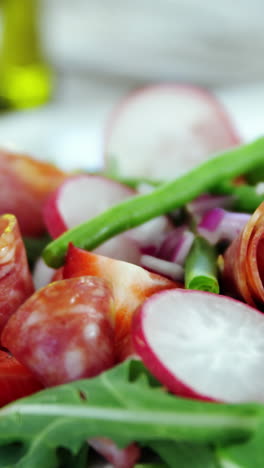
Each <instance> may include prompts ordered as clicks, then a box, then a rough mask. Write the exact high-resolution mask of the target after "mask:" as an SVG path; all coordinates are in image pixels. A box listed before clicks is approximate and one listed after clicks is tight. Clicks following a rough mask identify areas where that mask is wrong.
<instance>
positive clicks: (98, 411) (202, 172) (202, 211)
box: [0, 85, 264, 468]
mask: <svg viewBox="0 0 264 468" xmlns="http://www.w3.org/2000/svg"><path fill="white" fill-rule="evenodd" d="M158 110H159V112H160V115H158V116H157V111H158ZM166 115H167V117H168V118H165V117H164V116H166ZM175 122H176V124H175ZM105 153H106V155H107V158H106V161H105V166H104V168H103V169H102V170H101V171H100V172H98V173H93V174H91V173H88V172H87V171H85V170H78V171H76V173H74V174H70V173H66V172H64V171H62V170H60V169H59V168H58V167H55V166H54V165H52V164H48V163H44V162H40V161H35V160H33V159H32V158H30V157H28V156H25V155H17V154H12V153H8V152H6V151H4V150H2V151H1V152H0V165H1V173H0V180H1V185H0V212H1V216H0V304H1V307H0V331H1V350H0V382H1V386H0V405H1V409H0V467H3V468H11V467H14V468H24V467H25V468H29V467H30V468H35V467H36V468H42V467H43V468H64V467H65V468H67V467H76V468H86V467H93V466H94V465H93V463H94V458H95V454H96V453H97V454H99V455H100V456H101V460H105V463H106V462H108V463H111V466H113V467H115V468H133V467H135V468H170V467H171V468H176V467H180V468H189V467H190V468H263V458H264V451H263V436H264V432H263V431H264V406H263V403H264V377H263V375H264V372H263V371H264V364H263V362H264V359H263V358H264V338H263V337H264V316H263V314H262V311H263V309H264V273H263V271H264V254H263V248H264V201H263V200H264V196H263V186H262V180H263V162H264V138H260V139H258V140H257V141H254V142H251V143H249V144H242V142H241V141H240V139H239V137H238V136H237V134H236V131H235V130H234V128H233V126H232V123H231V122H230V120H229V118H228V116H227V115H226V113H225V111H224V110H223V109H222V108H221V106H220V104H219V103H218V102H216V101H215V99H214V98H213V96H211V95H209V94H208V93H206V92H204V91H201V90H199V89H196V88H193V87H189V86H178V85H170V86H154V87H150V88H147V89H144V90H141V91H140V92H136V93H134V94H133V95H132V96H130V97H129V98H127V99H125V101H124V102H123V103H121V105H119V106H118V108H117V110H116V111H115V112H114V114H113V116H112V117H111V120H110V124H109V125H108V128H107V132H106V139H105ZM212 153H213V154H215V153H217V154H216V155H213V156H212ZM133 155H135V157H134V159H133ZM108 466H109V465H108Z"/></svg>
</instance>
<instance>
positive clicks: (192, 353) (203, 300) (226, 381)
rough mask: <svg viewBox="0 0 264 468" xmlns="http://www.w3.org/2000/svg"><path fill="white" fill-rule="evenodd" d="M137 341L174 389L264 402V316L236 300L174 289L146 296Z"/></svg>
mask: <svg viewBox="0 0 264 468" xmlns="http://www.w3.org/2000/svg"><path fill="white" fill-rule="evenodd" d="M132 330H133V331H132V333H133V343H134V347H135V350H136V352H137V353H138V354H139V356H140V357H141V358H142V360H143V362H144V363H145V365H146V366H147V367H148V368H149V370H150V371H151V372H152V373H153V374H154V375H155V377H156V378H158V380H159V381H160V382H161V383H162V384H164V385H165V386H166V387H167V388H168V389H169V390H171V391H172V392H173V393H176V394H178V395H181V396H185V397H191V398H198V399H204V400H216V401H226V402H233V403H238V402H246V401H262V402H263V401H264V377H263V375H264V316H263V315H262V314H261V313H260V312H259V311H257V310H255V309H253V308H252V307H250V306H248V305H246V304H243V303H242V302H239V301H236V300H234V299H231V298H228V297H225V296H219V295H215V294H210V293H204V292H200V291H186V290H183V289H174V290H167V291H162V292H160V293H157V294H154V295H153V296H151V297H150V298H149V299H147V300H146V301H145V302H144V303H143V304H142V306H141V307H140V308H139V309H138V312H137V314H136V315H135V316H134V319H133V328H132Z"/></svg>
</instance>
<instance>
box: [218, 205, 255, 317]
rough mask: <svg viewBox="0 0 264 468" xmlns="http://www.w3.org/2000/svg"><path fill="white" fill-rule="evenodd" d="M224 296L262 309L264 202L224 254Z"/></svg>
mask: <svg viewBox="0 0 264 468" xmlns="http://www.w3.org/2000/svg"><path fill="white" fill-rule="evenodd" d="M223 286H224V290H225V292H227V293H228V294H230V295H232V296H233V297H237V298H239V299H243V300H244V301H245V302H247V303H248V304H250V305H252V306H254V307H258V308H260V309H264V202H263V203H261V205H260V206H259V207H258V208H257V209H256V211H255V212H254V214H253V215H252V216H251V218H250V219H249V221H248V222H247V224H246V226H245V227H244V229H243V230H242V232H241V233H240V235H239V236H238V237H237V238H236V239H235V240H234V241H233V242H232V244H231V245H230V246H229V247H228V249H227V250H226V252H225V254H224V269H223Z"/></svg>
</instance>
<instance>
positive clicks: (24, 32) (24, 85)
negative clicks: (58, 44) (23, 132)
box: [0, 0, 52, 109]
mask: <svg viewBox="0 0 264 468" xmlns="http://www.w3.org/2000/svg"><path fill="white" fill-rule="evenodd" d="M0 6H1V10H2V21H3V31H2V41H1V48H0V108H2V109H3V108H6V109H21V108H26V107H32V106H37V105H40V104H43V103H45V102H46V101H47V100H48V99H49V98H50V96H51V92H52V74H51V70H50V68H49V67H48V65H47V64H46V63H45V61H44V59H43V57H42V52H41V45H40V40H39V28H38V21H39V19H40V18H39V3H38V0H1V2H0Z"/></svg>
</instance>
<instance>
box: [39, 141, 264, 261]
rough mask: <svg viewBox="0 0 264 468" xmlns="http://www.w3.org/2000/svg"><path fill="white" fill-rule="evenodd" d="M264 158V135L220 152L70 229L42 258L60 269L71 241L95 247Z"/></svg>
mask: <svg viewBox="0 0 264 468" xmlns="http://www.w3.org/2000/svg"><path fill="white" fill-rule="evenodd" d="M263 158H264V137H263V138H260V139H258V140H256V141H255V142H253V143H251V144H248V145H244V146H241V147H236V148H234V149H232V150H230V151H227V152H225V153H223V154H220V155H218V156H216V157H215V158H212V159H210V160H208V161H206V162H205V163H203V164H201V165H200V166H198V167H196V168H195V169H193V170H192V171H190V172H189V173H188V174H185V175H183V176H181V177H179V178H178V179H175V180H173V181H171V182H168V183H165V184H163V185H161V186H159V187H158V188H156V189H155V190H153V191H152V192H151V193H148V194H146V195H138V196H135V197H133V198H130V199H128V200H125V201H123V202H121V203H119V204H118V205H115V206H113V207H112V208H110V209H109V210H107V211H105V212H103V213H102V214H100V215H99V216H96V217H95V218H93V219H91V220H89V221H87V222H85V223H83V224H81V225H79V226H77V227H74V228H73V229H71V230H69V231H67V232H66V233H64V234H63V235H62V236H61V237H59V238H58V239H56V240H54V241H53V242H51V244H49V245H48V246H47V247H46V248H45V249H44V251H43V258H44V260H45V261H46V263H47V264H48V265H50V266H52V267H55V268H58V267H59V266H61V265H62V264H63V261H64V257H65V254H66V251H67V248H68V244H69V242H72V243H74V245H76V246H78V247H81V248H84V249H87V250H92V249H94V248H95V247H97V246H98V245H100V244H102V243H103V242H105V241H106V240H107V239H109V238H111V237H113V236H115V235H116V234H119V233H121V232H123V231H126V230H128V229H131V228H133V227H135V226H139V225H140V224H143V223H144V222H146V221H148V220H150V219H152V218H155V217H156V216H160V215H162V214H165V213H169V212H170V211H172V210H174V209H176V208H179V207H181V206H183V205H185V204H186V203H188V202H189V201H191V200H193V199H194V198H195V197H197V196H198V195H200V194H201V193H204V192H206V191H208V190H210V189H211V188H212V187H214V186H215V185H217V184H220V183H221V182H222V181H223V180H226V179H232V178H233V177H236V176H238V175H239V174H241V173H246V172H248V171H249V170H251V169H253V168H254V167H255V166H257V165H259V164H260V163H261V162H262V160H263Z"/></svg>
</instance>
